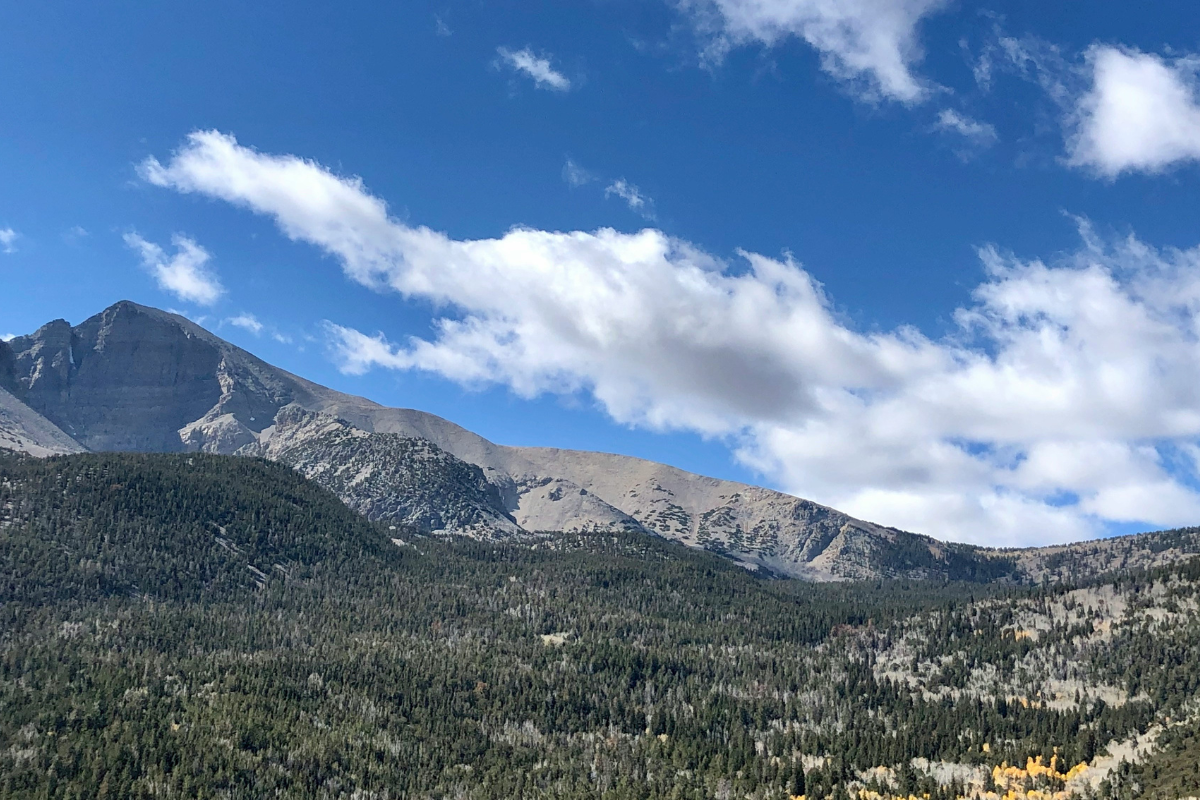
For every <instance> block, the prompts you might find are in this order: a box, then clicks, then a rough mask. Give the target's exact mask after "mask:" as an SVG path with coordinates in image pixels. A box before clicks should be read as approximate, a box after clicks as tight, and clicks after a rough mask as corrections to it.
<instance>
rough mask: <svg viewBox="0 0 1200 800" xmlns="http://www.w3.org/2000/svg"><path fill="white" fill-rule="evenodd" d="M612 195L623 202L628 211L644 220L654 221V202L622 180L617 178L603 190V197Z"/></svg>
mask: <svg viewBox="0 0 1200 800" xmlns="http://www.w3.org/2000/svg"><path fill="white" fill-rule="evenodd" d="M613 195H616V196H617V197H619V198H621V199H622V200H624V201H625V204H626V205H627V206H629V210H630V211H634V212H636V213H638V214H640V215H642V216H643V217H645V218H646V219H654V201H653V200H651V199H650V198H648V197H646V196H645V195H644V194H642V191H641V190H640V189H638V187H636V186H634V185H633V184H632V183H630V182H629V181H627V180H625V179H624V178H618V179H617V180H615V181H613V182H612V183H611V184H609V186H608V188H606V189H605V190H604V196H605V197H612V196H613Z"/></svg>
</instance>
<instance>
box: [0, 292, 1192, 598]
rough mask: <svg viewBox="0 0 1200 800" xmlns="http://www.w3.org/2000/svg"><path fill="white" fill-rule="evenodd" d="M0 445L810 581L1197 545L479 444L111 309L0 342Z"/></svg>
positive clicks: (995, 575) (966, 571)
mask: <svg viewBox="0 0 1200 800" xmlns="http://www.w3.org/2000/svg"><path fill="white" fill-rule="evenodd" d="M0 448H5V449H10V450H18V451H24V452H28V453H31V454H34V455H39V456H44V455H53V454H61V453H71V452H77V451H82V450H89V451H137V452H165V453H170V452H208V453H217V454H238V455H245V456H262V457H265V458H269V459H272V460H276V461H279V462H281V463H284V464H287V465H289V466H291V467H293V468H295V469H296V470H298V471H299V472H301V473H302V474H304V475H305V476H307V477H310V478H312V479H314V480H316V481H317V482H318V483H321V484H322V485H324V486H326V487H327V488H329V489H331V490H333V491H334V492H335V493H337V494H338V496H339V497H341V498H342V500H343V501H344V502H346V503H347V504H348V505H349V506H350V507H352V508H354V509H355V510H357V511H359V512H361V513H363V514H365V515H366V516H368V517H369V518H371V519H375V520H383V521H388V520H392V521H395V522H397V523H398V524H399V523H402V524H404V525H407V526H413V527H415V528H416V529H418V530H423V531H425V532H428V533H442V534H463V535H469V536H472V537H476V538H483V539H495V538H509V537H513V536H522V535H534V534H541V533H547V532H550V533H571V532H587V531H605V530H611V531H633V532H641V533H645V534H649V535H657V536H661V537H664V538H667V539H673V540H677V541H679V542H682V543H684V544H687V545H689V546H692V547H697V548H703V549H706V550H710V551H713V552H717V553H720V554H722V555H724V556H727V557H728V558H730V559H732V560H734V561H735V562H737V563H739V564H741V565H743V566H745V567H747V568H750V569H755V570H763V571H768V572H772V573H775V574H780V575H787V576H794V577H802V578H807V579H811V580H845V579H873V578H883V577H898V578H942V579H966V580H977V581H996V580H1004V581H1024V580H1041V579H1053V578H1056V577H1064V566H1063V565H1067V566H1069V567H1070V569H1069V570H1065V571H1068V572H1071V574H1072V576H1075V577H1078V575H1079V574H1097V573H1100V572H1104V571H1106V570H1108V569H1112V568H1113V567H1114V566H1117V565H1118V561H1119V562H1120V565H1125V566H1129V565H1134V566H1136V565H1138V564H1139V563H1143V562H1144V563H1146V564H1157V563H1162V562H1164V561H1169V560H1171V559H1173V558H1175V557H1178V556H1179V555H1181V554H1184V553H1191V552H1197V551H1200V538H1198V537H1197V536H1196V535H1195V534H1193V533H1181V534H1178V535H1176V536H1174V538H1170V539H1160V540H1155V544H1154V545H1153V546H1151V545H1150V544H1148V542H1149V541H1150V540H1149V539H1138V538H1137V537H1134V538H1131V539H1130V540H1129V544H1127V545H1124V546H1123V545H1120V544H1105V545H1084V546H1071V547H1068V548H1057V549H1053V548H1051V549H1043V550H1027V551H997V550H991V549H987V548H979V547H972V546H967V545H959V544H949V543H944V542H939V541H937V540H935V539H932V538H930V537H927V536H922V535H918V534H914V533H909V532H905V531H900V530H896V529H893V528H887V527H883V526H880V525H875V524H873V523H870V522H865V521H862V520H858V519H854V518H853V517H850V516H848V515H846V514H843V513H841V512H840V511H837V510H835V509H832V508H828V507H826V506H822V505H819V504H817V503H813V502H811V501H809V500H804V499H802V498H798V497H794V496H792V495H788V494H784V493H781V492H776V491H772V490H769V489H764V488H761V487H756V486H749V485H746V484H741V483H735V482H732V481H722V480H716V479H713V478H707V477H704V476H701V475H695V474H692V473H688V472H685V471H683V470H679V469H675V468H673V467H670V466H666V465H664V464H657V463H654V462H650V461H645V460H642V459H637V458H631V457H628V456H621V455H614V454H608V453H592V452H582V451H573V450H558V449H550V448H531V447H510V446H503V445H497V444H494V443H492V442H489V441H488V440H486V439H484V438H483V437H481V436H478V435H476V434H474V433H472V432H470V431H468V430H466V429H464V428H462V427H460V426H458V425H455V424H454V423H452V422H449V421H447V420H445V419H442V418H441V417H438V416H435V415H433V414H428V413H425V412H422V411H417V410H413V409H399V408H387V407H384V406H381V405H379V404H377V403H374V402H371V401H370V400H367V399H364V398H361V397H355V396H352V395H347V394H343V393H341V392H337V391H334V390H332V389H328V388H326V387H323V386H319V385H317V384H314V383H311V382H309V381H306V380H304V379H303V378H300V377H297V376H295V375H292V374H291V373H288V372H286V371H284V370H282V369H279V368H277V367H274V366H271V365H270V364H267V363H266V362H264V361H262V360H260V359H258V358H256V357H255V356H253V355H251V354H250V353H248V352H246V351H245V350H242V349H240V348H238V347H235V346H233V345H232V344H230V343H228V342H226V341H224V340H222V339H220V338H219V337H217V336H215V335H214V334H212V333H211V332H209V331H207V330H205V329H204V328H202V327H200V326H199V325H196V324H195V323H193V322H191V321H189V320H187V319H185V318H183V317H181V316H178V315H175V314H170V313H167V312H165V311H160V310H157V309H153V308H147V307H145V306H140V305H137V304H135V303H131V302H127V301H126V302H120V303H117V304H116V305H114V306H112V307H110V308H107V309H105V310H104V311H102V312H101V313H100V314H97V315H96V316H94V317H91V318H90V319H87V320H85V321H84V322H82V323H80V324H79V325H75V326H72V325H71V324H70V323H68V322H66V321H65V320H55V321H53V322H50V323H47V324H46V325H44V326H42V327H41V328H40V329H38V330H37V331H35V332H34V333H32V334H29V335H26V336H18V337H16V338H14V339H12V340H11V341H10V342H8V343H7V344H4V343H0Z"/></svg>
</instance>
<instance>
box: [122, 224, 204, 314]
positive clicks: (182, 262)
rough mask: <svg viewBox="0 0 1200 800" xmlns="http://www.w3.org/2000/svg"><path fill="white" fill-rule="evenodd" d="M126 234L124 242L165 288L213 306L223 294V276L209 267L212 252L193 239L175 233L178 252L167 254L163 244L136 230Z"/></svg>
mask: <svg viewBox="0 0 1200 800" xmlns="http://www.w3.org/2000/svg"><path fill="white" fill-rule="evenodd" d="M124 238H125V244H127V245H128V246H129V247H130V248H132V249H133V250H135V251H137V253H138V254H139V255H140V256H141V257H142V264H143V266H145V267H146V269H147V270H149V272H150V274H151V275H152V276H154V280H155V282H156V283H158V287H159V288H160V289H162V290H163V291H165V292H170V293H171V294H173V295H175V296H176V297H178V298H179V299H180V300H186V301H188V302H191V303H196V304H197V305H202V306H211V305H212V304H213V303H215V302H217V300H218V299H220V297H221V295H222V294H224V292H225V289H224V288H223V287H222V286H221V282H220V280H218V279H217V276H216V275H215V274H214V273H213V272H212V271H211V270H210V269H209V268H208V262H209V261H210V260H211V259H212V256H211V255H210V254H209V252H208V251H207V250H205V249H204V248H203V247H201V246H200V245H198V244H197V243H196V242H195V241H193V240H192V239H189V238H188V237H186V236H181V235H179V234H176V235H174V236H172V237H171V243H172V244H173V245H175V255H173V256H170V257H168V256H167V254H166V253H165V252H164V251H163V249H162V248H161V247H159V246H158V245H156V244H154V243H153V242H148V241H146V240H145V239H143V238H142V237H141V236H139V235H138V234H136V233H127V234H125V237H124Z"/></svg>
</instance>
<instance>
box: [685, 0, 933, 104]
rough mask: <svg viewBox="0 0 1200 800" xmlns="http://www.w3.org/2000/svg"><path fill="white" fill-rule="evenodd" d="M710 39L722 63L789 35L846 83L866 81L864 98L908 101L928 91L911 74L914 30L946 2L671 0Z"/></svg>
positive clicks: (916, 54)
mask: <svg viewBox="0 0 1200 800" xmlns="http://www.w3.org/2000/svg"><path fill="white" fill-rule="evenodd" d="M675 5H677V6H678V7H679V8H680V9H682V10H683V11H684V12H686V13H688V14H690V15H691V17H692V18H693V20H694V21H695V23H696V26H697V28H698V30H699V31H700V32H701V34H702V35H705V36H707V37H708V38H709V45H708V48H707V51H706V55H707V57H708V58H710V59H720V58H722V57H723V56H724V54H725V53H726V52H727V51H728V50H729V49H730V48H732V47H734V46H737V45H742V44H747V43H753V42H757V43H761V44H763V45H766V46H772V45H775V44H777V43H779V42H780V41H781V40H784V39H786V38H788V37H790V36H796V37H798V38H800V39H803V40H804V41H805V42H807V43H808V44H809V45H810V46H812V47H813V48H815V49H816V50H817V52H819V53H820V54H821V66H822V68H823V69H824V70H825V71H826V72H828V73H829V74H831V75H833V76H834V77H836V78H839V79H841V80H846V81H863V80H865V81H866V83H867V85H868V86H869V87H870V88H869V89H868V95H874V96H878V95H882V96H883V97H886V98H889V99H892V100H899V101H901V102H905V103H913V102H918V101H920V100H923V99H924V98H925V97H926V96H927V95H928V93H929V90H930V87H929V85H928V83H927V82H926V81H924V80H922V79H920V78H918V77H917V76H915V75H913V73H912V70H911V66H912V65H913V64H914V63H916V62H917V61H919V60H920V59H921V48H920V45H919V42H918V37H917V28H918V26H919V24H920V22H921V20H922V19H924V18H925V17H926V16H928V15H930V14H932V13H934V12H936V11H938V10H939V9H941V8H942V7H944V6H946V5H947V0H675Z"/></svg>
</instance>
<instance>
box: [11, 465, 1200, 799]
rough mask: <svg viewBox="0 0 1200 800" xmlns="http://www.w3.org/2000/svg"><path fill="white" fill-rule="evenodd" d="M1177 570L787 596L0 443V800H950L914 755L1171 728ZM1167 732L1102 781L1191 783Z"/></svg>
mask: <svg viewBox="0 0 1200 800" xmlns="http://www.w3.org/2000/svg"><path fill="white" fill-rule="evenodd" d="M392 539H398V540H399V541H400V542H401V544H400V545H396V544H393V542H392ZM1198 583H1200V570H1198V569H1197V567H1196V566H1194V565H1186V566H1182V567H1178V568H1173V569H1166V570H1160V571H1158V572H1154V573H1141V574H1137V575H1126V576H1122V577H1121V578H1120V579H1119V583H1117V582H1114V581H1100V582H1098V583H1097V584H1096V585H1094V586H1085V587H1069V586H1064V587H1060V588H1056V589H1048V588H1047V589H1039V590H1033V591H1023V592H1020V593H1018V592H1016V591H1015V590H1012V589H1009V590H1004V591H1005V593H1004V594H1000V591H1001V590H999V589H989V588H987V587H981V586H979V585H957V584H919V583H903V582H881V583H876V584H869V585H853V584H840V585H826V586H820V585H810V584H802V583H797V582H789V581H774V580H763V579H759V578H756V577H754V576H753V575H750V574H748V573H745V572H743V571H742V570H740V569H739V568H737V567H735V566H733V565H731V564H729V563H728V562H725V561H723V560H721V559H719V558H717V557H714V556H711V555H709V554H705V553H700V552H696V551H691V550H687V549H685V548H683V547H680V546H677V545H674V544H671V543H668V542H665V541H661V540H657V539H653V538H650V537H646V536H641V535H634V534H590V535H559V536H547V537H545V538H542V539H539V540H538V541H536V542H533V543H530V542H526V543H523V544H520V545H517V544H498V543H490V542H474V541H471V540H461V539H459V540H446V541H441V540H436V539H431V538H427V537H422V536H419V535H417V534H416V533H415V532H414V531H411V530H406V529H401V530H389V529H387V528H386V527H382V526H376V525H374V524H372V523H369V522H367V521H366V520H364V519H363V518H361V517H359V516H358V515H356V514H354V513H353V512H351V511H349V510H348V509H347V508H346V507H345V506H344V505H342V504H341V503H340V502H339V501H338V500H337V499H336V498H335V497H334V496H333V495H331V494H329V493H328V492H326V491H324V490H322V489H320V488H319V487H317V486H315V485H314V484H312V483H310V482H308V481H305V480H303V479H302V478H300V477H299V476H298V475H296V474H295V473H293V472H292V471H290V470H289V469H287V468H286V467H283V466H280V465H277V464H271V463H268V462H264V461H258V460H254V459H234V458H224V457H216V456H202V455H195V456H163V455H153V456H143V455H83V456H71V457H64V458H56V459H48V460H34V459H26V458H11V457H9V458H0V709H3V713H0V797H247V798H249V797H255V798H257V797H263V796H279V797H340V796H358V797H378V798H385V797H396V798H400V797H405V798H414V797H469V798H514V797H529V798H535V797H547V798H548V797H581V798H583V797H587V798H593V797H604V798H710V797H754V798H780V797H785V796H787V795H789V794H792V795H795V794H807V796H808V797H810V798H815V797H839V798H841V797H849V796H850V792H857V791H859V790H865V789H874V790H877V791H880V792H897V793H898V792H904V793H905V794H907V793H912V794H916V795H918V796H919V795H921V794H929V795H930V796H931V797H932V798H935V800H937V799H938V798H943V797H956V796H960V795H961V794H963V793H965V792H966V791H967V790H968V787H967V786H965V785H963V782H962V779H961V777H957V778H955V777H952V778H950V779H947V778H946V776H945V775H941V776H939V775H938V774H936V772H935V771H934V770H931V769H923V768H921V767H920V765H921V764H924V763H925V762H923V761H920V759H925V760H927V761H929V762H954V763H956V764H960V765H964V766H965V767H966V768H971V767H973V766H978V767H987V768H988V769H990V768H991V767H992V766H994V765H997V764H1000V763H1001V762H1005V761H1007V762H1008V763H1010V764H1012V763H1024V761H1025V759H1026V758H1028V757H1031V756H1037V755H1041V756H1043V758H1044V760H1045V761H1046V762H1049V761H1050V759H1051V758H1053V757H1056V756H1057V758H1058V759H1059V760H1060V761H1061V762H1062V763H1067V762H1069V763H1075V762H1078V761H1092V760H1094V759H1095V758H1096V757H1097V755H1099V754H1101V753H1102V752H1103V750H1104V747H1105V746H1106V745H1107V743H1108V742H1109V741H1110V740H1115V739H1121V738H1125V737H1128V736H1131V735H1135V734H1138V733H1143V732H1145V731H1147V730H1150V729H1152V727H1153V726H1154V725H1155V724H1156V723H1161V722H1162V721H1164V720H1165V719H1166V718H1167V717H1168V716H1170V717H1172V719H1175V720H1178V719H1190V717H1189V716H1188V715H1189V714H1192V713H1194V711H1195V708H1194V704H1193V703H1192V699H1193V698H1195V696H1196V692H1197V680H1200V625H1198V624H1197V617H1196V614H1195V612H1194V609H1195V607H1196V587H1197V585H1198ZM1099 597H1102V598H1104V599H1105V600H1106V602H1107V605H1106V606H1104V607H1103V608H1102V607H1101V604H1100V603H1099V602H1098V601H1095V598H1099ZM1089 598H1091V599H1089ZM1118 601H1119V602H1118ZM1118 606H1119V608H1120V614H1119V615H1118V614H1117V613H1116V612H1115V611H1114V609H1117V608H1118ZM1031 630H1032V631H1034V632H1033V633H1030V631H1031ZM1068 685H1074V686H1076V687H1077V693H1078V696H1077V697H1076V696H1074V695H1072V696H1068V697H1061V696H1058V695H1061V694H1062V692H1061V691H1060V690H1061V688H1062V687H1063V686H1068ZM1052 686H1053V687H1058V688H1057V689H1056V690H1054V691H1051V687H1052ZM1188 724H1190V725H1191V727H1187V726H1175V727H1171V728H1169V729H1168V733H1166V734H1164V735H1163V737H1162V739H1163V746H1162V749H1161V752H1160V753H1159V755H1158V756H1156V757H1160V758H1161V759H1162V760H1161V762H1156V761H1147V762H1144V763H1140V764H1138V765H1137V766H1136V767H1127V768H1125V770H1124V772H1118V773H1116V774H1114V776H1113V779H1112V780H1111V781H1109V782H1108V783H1106V784H1105V785H1104V786H1103V787H1101V789H1102V790H1103V791H1105V792H1108V793H1110V794H1112V795H1113V796H1117V797H1121V798H1125V797H1133V796H1139V795H1142V796H1166V795H1155V794H1153V793H1154V792H1160V791H1165V790H1167V788H1168V784H1167V783H1166V782H1165V781H1166V780H1167V779H1166V778H1164V777H1163V776H1164V775H1168V774H1170V775H1171V776H1172V777H1170V780H1171V781H1176V782H1175V783H1171V784H1170V787H1174V788H1178V787H1179V786H1183V785H1185V784H1184V783H1180V782H1179V781H1180V780H1182V779H1180V778H1178V776H1179V775H1180V774H1182V773H1183V772H1184V771H1183V770H1182V768H1181V767H1178V763H1180V762H1181V761H1182V760H1185V759H1186V758H1189V757H1191V756H1193V755H1194V754H1195V752H1196V749H1195V748H1196V746H1197V745H1196V736H1197V734H1196V728H1195V725H1194V723H1188ZM914 759H916V760H917V761H914ZM1171 759H1174V760H1171ZM1155 764H1159V766H1158V767H1157V769H1158V776H1157V777H1153V776H1151V772H1153V770H1154V769H1156V767H1155V766H1154V765H1155ZM880 766H883V767H887V768H889V769H887V770H884V771H879V770H875V771H873V772H872V771H871V770H873V768H875V767H880ZM1139 770H1141V771H1139ZM1146 770H1149V771H1150V772H1147V771H1146ZM1184 777H1185V778H1186V775H1185V776H1184ZM1156 781H1157V783H1156ZM1172 790H1174V789H1172Z"/></svg>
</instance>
